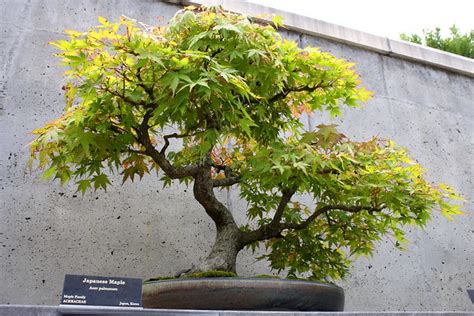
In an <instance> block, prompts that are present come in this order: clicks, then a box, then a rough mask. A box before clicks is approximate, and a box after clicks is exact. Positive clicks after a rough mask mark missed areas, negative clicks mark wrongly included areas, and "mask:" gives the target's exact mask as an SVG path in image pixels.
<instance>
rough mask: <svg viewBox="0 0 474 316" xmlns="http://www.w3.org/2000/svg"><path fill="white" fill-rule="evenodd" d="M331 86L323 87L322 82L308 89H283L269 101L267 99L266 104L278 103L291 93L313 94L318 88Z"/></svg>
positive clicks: (306, 87) (303, 87) (307, 87)
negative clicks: (304, 92)
mask: <svg viewBox="0 0 474 316" xmlns="http://www.w3.org/2000/svg"><path fill="white" fill-rule="evenodd" d="M331 84H332V82H331V83H329V84H327V85H323V84H322V82H320V83H318V84H316V85H314V86H313V87H310V86H302V87H295V88H286V89H284V90H283V91H281V92H280V93H277V94H275V95H274V96H273V97H271V98H270V99H268V102H270V103H274V102H276V101H280V100H283V99H284V98H286V96H287V95H288V94H290V93H291V92H302V91H307V92H313V91H316V90H318V89H319V88H327V87H328V86H330V85H331Z"/></svg>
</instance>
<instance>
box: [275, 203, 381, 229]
mask: <svg viewBox="0 0 474 316" xmlns="http://www.w3.org/2000/svg"><path fill="white" fill-rule="evenodd" d="M384 208H385V206H384V205H380V206H379V207H373V206H360V205H357V206H347V205H343V204H335V205H325V206H322V207H320V208H318V209H316V211H315V212H314V213H313V214H311V215H310V216H309V217H308V218H307V219H306V220H305V221H303V222H301V223H299V224H295V223H282V224H281V226H280V227H281V229H282V230H283V229H296V230H301V229H304V228H306V227H308V226H309V225H310V224H311V223H312V222H313V221H314V220H315V219H316V218H317V217H318V216H319V215H321V214H323V213H327V212H328V211H332V210H341V211H344V212H348V213H358V212H361V211H369V212H380V211H382V210H383V209H384Z"/></svg>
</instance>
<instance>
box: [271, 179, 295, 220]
mask: <svg viewBox="0 0 474 316" xmlns="http://www.w3.org/2000/svg"><path fill="white" fill-rule="evenodd" d="M295 193H296V188H292V189H288V190H283V191H282V196H281V199H280V203H278V207H277V209H276V211H275V215H274V216H273V219H272V221H271V222H270V226H272V225H279V224H280V221H281V217H282V216H283V212H284V211H285V208H286V206H287V205H288V202H290V200H291V197H292V196H293V195H294V194H295Z"/></svg>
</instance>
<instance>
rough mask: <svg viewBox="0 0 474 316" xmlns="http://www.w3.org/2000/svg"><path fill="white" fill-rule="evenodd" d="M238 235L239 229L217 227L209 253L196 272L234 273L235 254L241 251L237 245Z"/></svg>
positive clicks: (230, 226) (229, 226)
mask: <svg viewBox="0 0 474 316" xmlns="http://www.w3.org/2000/svg"><path fill="white" fill-rule="evenodd" d="M240 233H241V232H240V231H239V229H235V227H234V226H232V225H227V226H220V227H217V233H216V239H215V242H214V245H213V246H212V249H211V252H210V254H209V256H207V258H206V259H205V260H204V261H203V262H201V264H200V265H199V266H198V267H197V269H196V271H201V272H204V271H213V270H219V271H227V272H234V273H235V272H236V269H235V264H236V259H237V254H238V253H239V251H240V250H241V249H242V247H241V246H240V244H239V236H240Z"/></svg>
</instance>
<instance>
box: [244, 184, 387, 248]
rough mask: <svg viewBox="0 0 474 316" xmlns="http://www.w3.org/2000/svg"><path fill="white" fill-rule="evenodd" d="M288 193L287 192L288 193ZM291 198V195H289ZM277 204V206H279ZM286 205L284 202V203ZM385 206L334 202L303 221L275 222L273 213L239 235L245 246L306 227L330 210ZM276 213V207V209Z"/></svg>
mask: <svg viewBox="0 0 474 316" xmlns="http://www.w3.org/2000/svg"><path fill="white" fill-rule="evenodd" d="M288 194H289V193H288ZM288 194H286V195H285V194H283V196H282V200H281V201H280V205H281V204H282V202H283V203H284V202H285V200H286V199H288V201H289V198H288V197H287V196H288ZM290 198H291V197H290ZM280 205H279V206H280ZM285 205H286V204H285ZM384 208H385V205H383V204H382V205H380V206H377V207H373V206H347V205H342V204H334V205H325V206H322V207H320V208H318V209H316V210H315V211H314V213H313V214H311V215H310V216H309V217H308V218H307V219H306V220H305V221H303V222H302V223H281V222H275V217H276V216H277V214H276V213H275V217H274V219H273V220H272V221H271V222H270V223H269V224H266V225H262V226H261V227H259V228H258V229H256V230H253V231H251V232H248V233H243V234H242V237H241V243H242V244H243V245H244V246H245V245H248V244H251V243H253V242H256V241H262V240H266V239H270V238H282V237H283V236H282V235H281V232H282V231H283V230H285V229H294V230H301V229H305V228H307V227H308V226H309V225H310V224H311V223H312V222H313V221H314V220H315V219H316V218H318V216H319V215H321V214H323V213H326V212H328V211H331V210H341V211H345V212H348V213H358V212H360V211H364V210H365V211H369V212H380V211H382V210H383V209H384ZM277 213H278V209H277Z"/></svg>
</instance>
